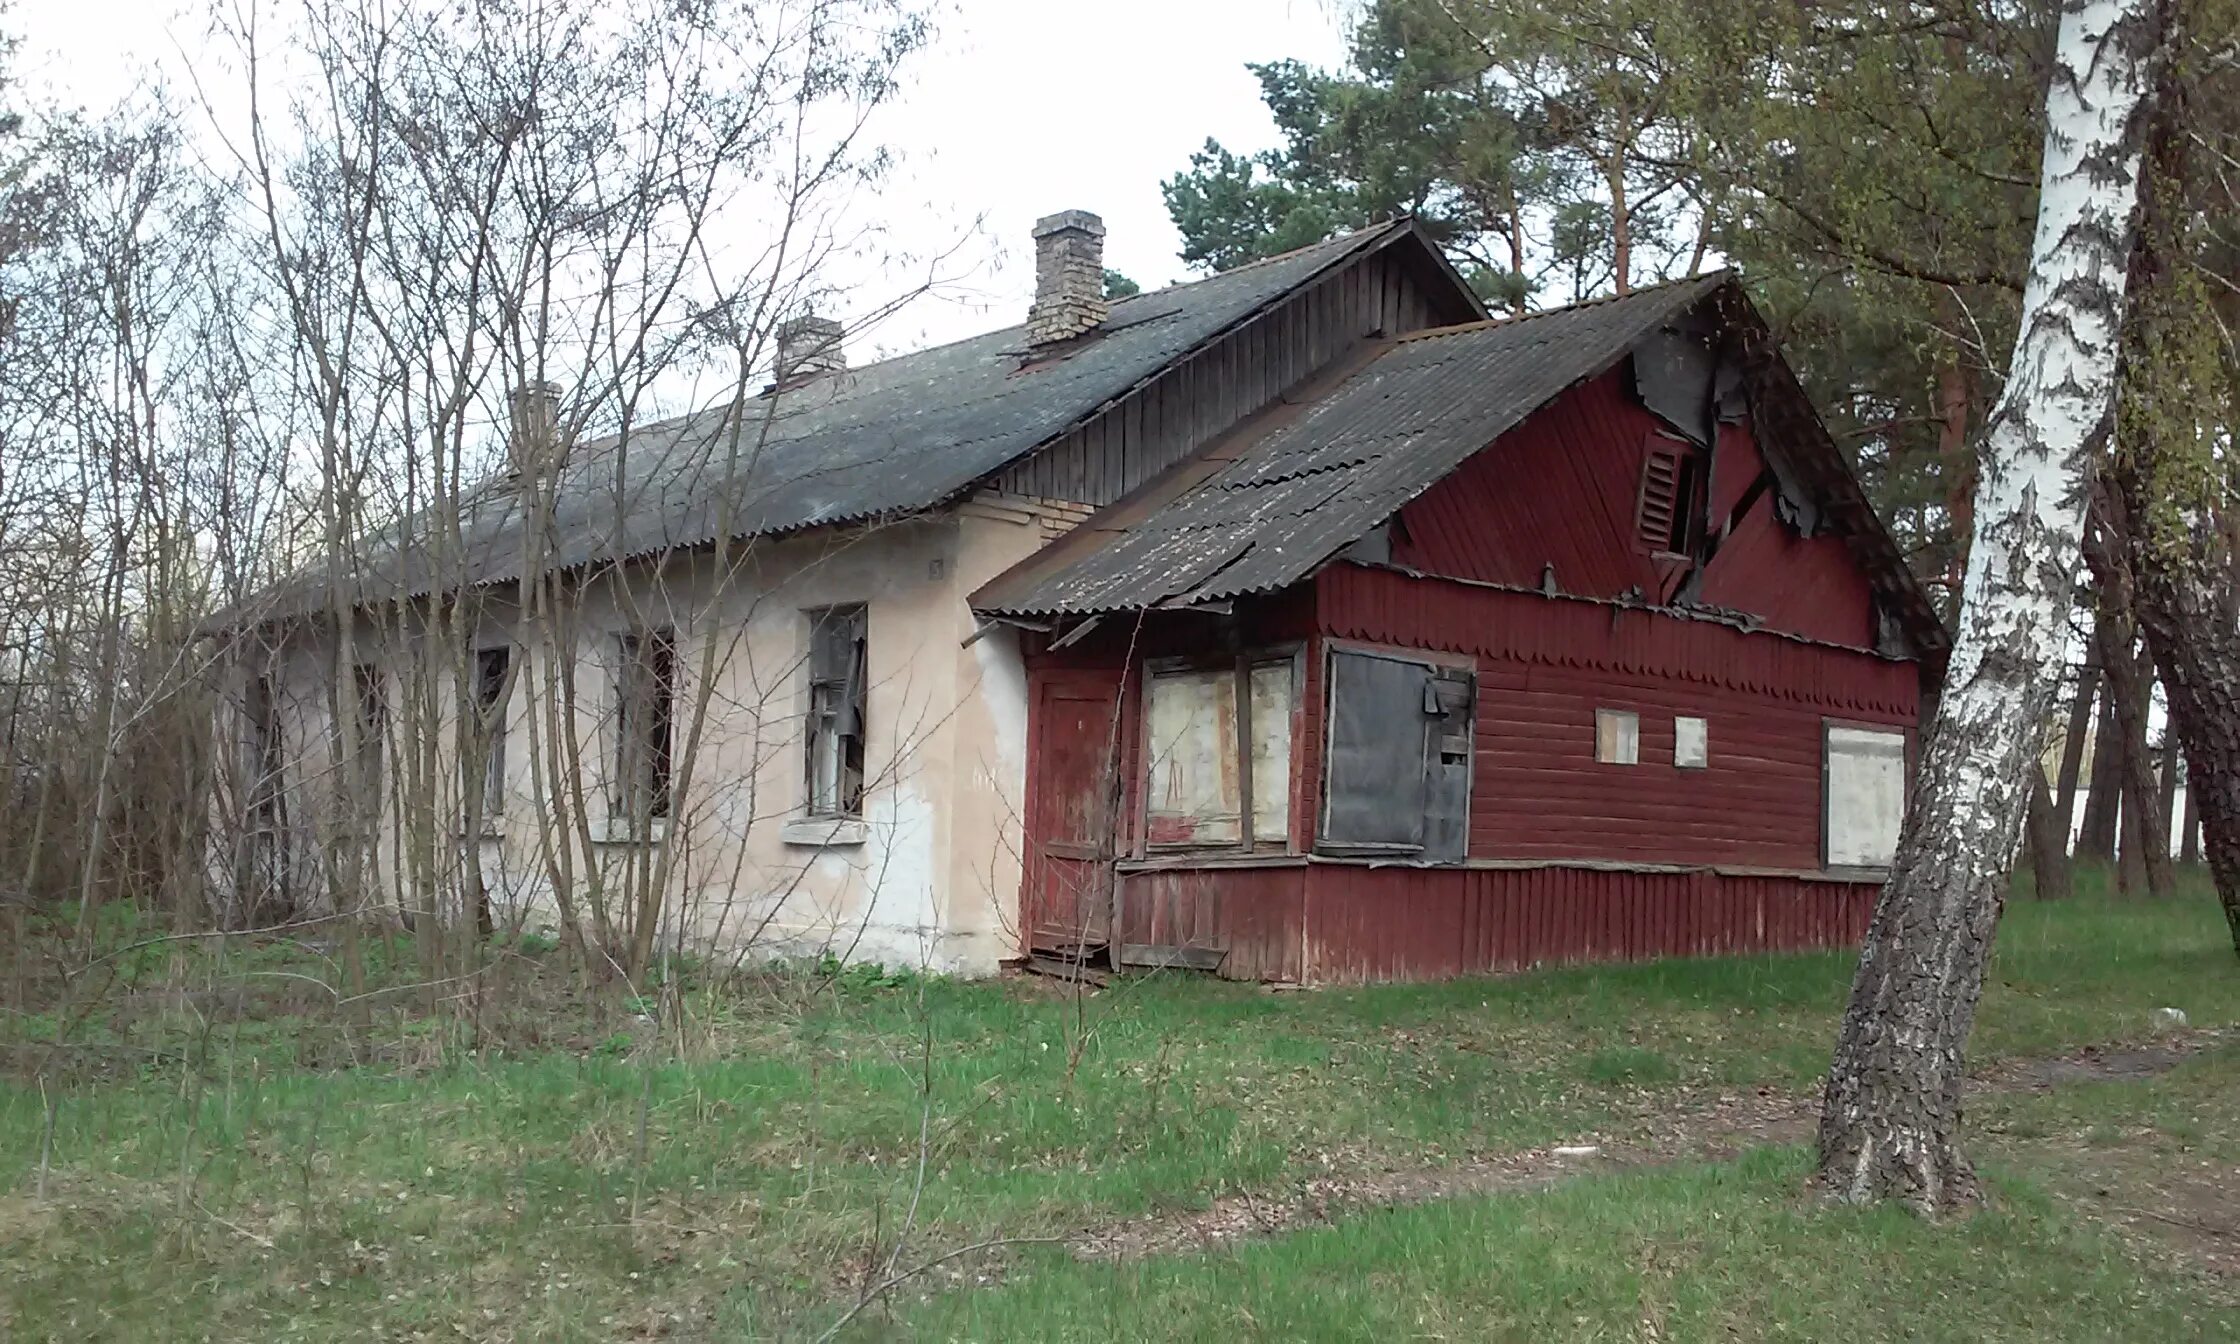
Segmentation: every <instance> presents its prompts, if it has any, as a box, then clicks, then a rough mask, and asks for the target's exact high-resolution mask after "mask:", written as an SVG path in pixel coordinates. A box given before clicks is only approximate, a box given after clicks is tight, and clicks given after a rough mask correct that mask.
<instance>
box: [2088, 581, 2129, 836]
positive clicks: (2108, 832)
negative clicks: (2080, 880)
mask: <svg viewBox="0 0 2240 1344" xmlns="http://www.w3.org/2000/svg"><path fill="white" fill-rule="evenodd" d="M2104 618H2105V614H2104V613H2103V615H2101V616H2095V617H2094V618H2093V622H2094V625H2095V627H2096V628H2097V626H2098V624H2099V622H2100V621H2101V620H2103V619H2104ZM2093 647H2094V648H2095V649H2097V648H2098V647H2099V639H2098V636H2097V630H2096V633H2095V637H2094V640H2093ZM2115 699H2116V690H2115V685H2114V680H2113V679H2112V678H2109V677H2105V676H2103V677H2102V678H2101V681H2100V711H2099V713H2097V714H2095V715H2093V717H2092V774H2091V777H2090V780H2089V782H2088V783H2087V785H2086V792H2085V796H2084V823H2083V824H2082V825H2081V826H2079V827H2078V828H2077V857H2078V858H2080V859H2097V860H2099V861H2100V862H2101V863H2114V862H2115V861H2116V811H2117V806H2118V804H2119V803H2120V802H2121V801H2122V798H2123V766H2122V762H2121V761H2120V760H2119V759H2118V757H2119V755H2120V754H2121V752H2122V748H2121V747H2120V746H2118V745H2117V744H2118V741H2119V738H2120V734H2119V733H2118V732H2117V731H2116V706H2115Z"/></svg>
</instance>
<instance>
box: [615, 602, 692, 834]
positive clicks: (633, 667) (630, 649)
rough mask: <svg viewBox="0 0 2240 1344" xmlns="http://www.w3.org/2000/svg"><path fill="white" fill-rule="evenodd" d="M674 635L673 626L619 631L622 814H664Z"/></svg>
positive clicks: (674, 668)
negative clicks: (620, 652)
mask: <svg viewBox="0 0 2240 1344" xmlns="http://www.w3.org/2000/svg"><path fill="white" fill-rule="evenodd" d="M676 650H677V637H676V632H675V631H674V630H670V629H667V628H662V629H658V630H646V631H639V632H636V633H632V634H627V635H624V636H623V637H622V657H621V669H620V671H621V677H620V683H621V684H620V686H619V687H618V690H619V692H620V695H619V700H620V704H619V706H618V708H619V710H620V715H619V717H620V721H621V722H620V732H619V737H620V739H621V749H622V758H621V760H620V761H618V762H617V770H616V775H617V778H618V779H620V781H621V784H622V787H621V790H620V793H619V796H618V797H617V798H616V799H615V802H616V811H617V812H619V813H620V814H621V815H623V816H626V817H666V816H668V815H669V795H670V764H671V760H672V753H673V751H674V746H675V723H676V703H677V693H676V685H677V652H676Z"/></svg>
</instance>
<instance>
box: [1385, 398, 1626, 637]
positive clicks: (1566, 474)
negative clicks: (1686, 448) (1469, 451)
mask: <svg viewBox="0 0 2240 1344" xmlns="http://www.w3.org/2000/svg"><path fill="white" fill-rule="evenodd" d="M1628 376H1629V375H1628V372H1627V370H1626V368H1625V367H1624V366H1623V365H1621V366H1620V367H1618V368H1616V369H1613V370H1612V371H1610V372H1609V373H1606V374H1604V375H1603V376H1602V377H1600V378H1596V379H1594V380H1593V381H1591V382H1586V383H1581V384H1580V385H1579V386H1577V387H1575V388H1573V389H1572V390H1571V391H1570V392H1568V393H1566V394H1565V395H1564V396H1563V397H1562V398H1560V399H1559V400H1557V401H1556V402H1555V404H1554V405H1551V406H1548V407H1546V408H1545V409H1543V410H1541V411H1540V412H1539V413H1538V414H1536V415H1534V416H1532V417H1531V418H1530V419H1528V420H1526V421H1525V422H1524V423H1523V424H1521V425H1519V426H1517V427H1516V428H1515V429H1512V430H1510V431H1509V432H1508V433H1507V434H1504V435H1502V436H1501V438H1500V439H1498V440H1497V441H1495V443H1494V444H1493V446H1492V447H1491V448H1488V449H1486V450H1484V451H1482V452H1480V453H1478V454H1477V455H1476V456H1475V457H1472V458H1471V459H1470V460H1469V461H1467V462H1464V463H1463V464H1462V466H1461V467H1460V468H1458V469H1457V470H1456V471H1455V472H1454V474H1452V475H1450V476H1448V477H1447V478H1446V479H1445V480H1443V481H1441V482H1439V483H1438V484H1437V485H1434V486H1432V487H1431V488H1430V489H1429V490H1427V491H1425V492H1424V493H1423V494H1421V495H1419V496H1417V497H1416V499H1415V501H1414V502H1413V503H1411V504H1409V505H1408V506H1407V507H1405V508H1403V509H1402V510H1401V511H1400V526H1399V527H1398V528H1396V529H1395V530H1394V533H1393V539H1392V559H1393V563H1395V564H1399V565H1404V566H1406V567H1407V568H1409V569H1417V570H1422V571H1423V572H1425V573H1428V574H1451V575H1453V576H1455V577H1456V578H1464V579H1478V580H1481V581H1484V582H1487V583H1507V584H1515V585H1517V586H1520V587H1531V588H1537V587H1538V586H1539V585H1540V576H1541V573H1542V571H1543V569H1544V568H1545V567H1546V566H1548V565H1550V564H1553V565H1554V566H1555V569H1556V584H1557V586H1558V587H1560V588H1561V589H1562V590H1563V591H1564V592H1567V593H1579V594H1583V595H1586V596H1590V597H1616V596H1617V595H1618V594H1620V593H1623V592H1624V591H1626V590H1627V589H1628V588H1633V587H1640V588H1642V589H1643V590H1645V591H1646V590H1649V589H1652V588H1654V586H1655V584H1656V571H1655V569H1654V568H1653V567H1652V566H1651V564H1650V561H1649V556H1648V554H1647V553H1646V552H1644V551H1642V550H1640V549H1639V548H1638V547H1636V546H1635V545H1634V535H1633V534H1634V505H1635V502H1636V499H1637V496H1638V492H1639V489H1640V484H1641V462H1642V447H1643V445H1644V444H1645V443H1646V442H1647V441H1648V436H1649V435H1650V434H1651V433H1652V432H1654V431H1655V430H1656V428H1657V426H1658V424H1659V423H1660V422H1659V421H1658V420H1657V418H1656V417H1655V416H1653V415H1651V414H1649V412H1647V411H1645V410H1643V409H1642V408H1641V407H1640V406H1639V405H1638V404H1637V403H1635V401H1634V400H1633V397H1632V394H1631V393H1630V392H1629V391H1627V388H1626V379H1627V378H1628Z"/></svg>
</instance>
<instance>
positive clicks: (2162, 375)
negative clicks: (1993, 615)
mask: <svg viewBox="0 0 2240 1344" xmlns="http://www.w3.org/2000/svg"><path fill="white" fill-rule="evenodd" d="M2185 101H2186V99H2185V87H2184V84H2183V82H2182V81H2181V80H2179V79H2178V78H2177V77H2176V76H2175V75H2173V74H2167V73H2166V74H2165V75H2164V76H2163V77H2162V78H2161V79H2159V80H2158V82H2157V97H2156V98H2155V100H2154V103H2155V112H2154V116H2153V124H2152V126H2151V127H2150V128H2149V133H2148V140H2147V146H2146V149H2147V153H2148V154H2149V155H2150V156H2151V160H2150V161H2151V164H2152V171H2151V172H2150V173H2149V174H2148V175H2147V177H2146V184H2145V188H2144V191H2143V199H2142V222H2141V227H2140V228H2139V230H2138V232H2137V235H2136V238H2135V240H2134V244H2133V246H2132V248H2131V251H2130V259H2129V267H2128V271H2127V275H2126V284H2127V285H2136V286H2137V294H2138V299H2137V303H2136V305H2135V307H2134V310H2133V311H2132V313H2131V314H2130V316H2129V318H2128V319H2127V321H2126V323H2125V328H2124V332H2123V348H2124V351H2125V365H2124V370H2123V374H2124V379H2125V382H2126V385H2130V384H2134V383H2135V384H2136V385H2137V386H2136V387H2135V388H2134V395H2132V396H2131V397H2129V398H2128V399H2127V401H2126V411H2125V414H2124V417H2123V425H2122V431H2123V432H2122V433H2121V435H2120V436H2119V439H2118V447H2119V448H2121V449H2123V451H2122V452H2121V453H2119V454H2118V455H2117V456H2116V457H2115V458H2114V460H2113V461H2112V462H2111V463H2110V464H2109V470H2108V472H2107V476H2108V484H2109V487H2110V489H2109V492H2108V494H2109V497H2108V509H2109V512H2110V513H2111V514H2112V515H2113V516H2114V517H2115V519H2116V521H2117V522H2118V524H2119V525H2121V527H2122V535H2123V536H2124V537H2125V539H2126V541H2127V544H2128V549H2129V557H2128V558H2129V560H2130V565H2131V569H2132V571H2133V577H2134V578H2135V579H2136V581H2137V584H2138V593H2137V608H2138V617H2139V624H2140V627H2141V629H2142V630H2143V631H2144V632H2145V635H2146V640H2147V647H2148V648H2149V649H2151V650H2152V651H2153V653H2154V659H2155V663H2156V664H2157V665H2158V666H2159V667H2160V668H2161V669H2162V673H2163V690H2164V693H2165V694H2166V695H2167V696H2168V697H2169V701H2170V723H2171V726H2172V728H2173V729H2175V730H2176V732H2177V735H2178V744H2179V747H2180V748H2181V750H2183V751H2184V753H2185V759H2186V794H2187V803H2188V805H2189V806H2190V807H2192V808H2193V809H2194V810H2196V811H2197V812H2198V813H2199V815H2200V818H2201V830H2202V848H2203V850H2204V852H2205V854H2206V857H2207V858H2208V861H2209V875H2210V878H2211V880H2213V881H2214V882H2215V883H2216V888H2217V900H2218V902H2219V904H2221V905H2222V906H2223V907H2224V917H2225V924H2226V926H2227V928H2228V929H2229V930H2230V932H2231V935H2232V944H2233V950H2234V952H2235V953H2236V954H2240V622H2236V620H2235V616H2236V614H2240V613H2236V608H2235V604H2236V602H2240V581H2236V575H2240V515H2236V514H2235V513H2234V512H2233V511H2232V510H2231V508H2230V507H2229V502H2228V500H2227V499H2226V498H2225V496H2224V493H2223V491H2224V489H2225V488H2226V483H2225V481H2224V479H2223V478H2222V477H2221V476H2220V475H2219V474H2218V473H2214V472H2206V471H2204V470H2202V467H2203V465H2204V464H2203V463H2202V461H2201V460H2200V456H2199V455H2200V454H2201V452H2202V447H2201V443H2200V439H2201V435H2200V432H2199V426H2198V425H2196V424H2194V423H2193V422H2192V421H2191V419H2190V417H2189V415H2188V412H2189V410H2190V408H2191V407H2192V406H2193V405H2194V404H2195V403H2196V401H2197V397H2198V395H2199V393H2200V392H2201V391H2202V389H2194V388H2189V387H2187V386H2185V385H2184V383H2183V380H2184V377H2185V375H2184V374H2183V373H2174V372H2173V370H2174V369H2176V368H2180V367H2182V366H2180V365H2177V364H2175V363H2174V362H2173V361H2172V360H2170V359H2166V358H2164V357H2163V355H2162V353H2161V352H2160V351H2159V350H2158V346H2159V345H2160V343H2161V341H2162V340H2163V339H2164V338H2165V336H2166V335H2170V334H2172V333H2173V332H2175V331H2177V330H2179V329H2182V326H2183V324H2184V319H2185V317H2186V316H2187V313H2186V310H2185V309H2184V307H2183V306H2182V305H2184V304H2186V303H2188V302H2195V303H2198V302H2199V300H2198V299H2192V300H2189V299H2188V298H2187V297H2186V296H2184V295H2183V294H2182V292H2181V289H2182V287H2181V286H2178V285H2175V284H2173V282H2172V272H2173V271H2175V270H2182V269H2184V268H2185V264H2184V262H2183V261H2182V260H2179V259H2177V258H2176V256H2175V253H2176V252H2177V249H2178V248H2179V246H2181V240H2182V238H2183V235H2184V233H2185V231H2186V230H2187V229H2189V228H2191V227H2194V225H2193V222H2192V217H2193V213H2194V212H2193V210H2192V209H2191V208H2190V207H2189V206H2188V205H2187V204H2186V203H2185V202H2184V201H2183V200H2182V199H2180V198H2181V195H2182V192H2183V190H2184V184H2185V183H2186V181H2187V171H2186V160H2187V157H2188V155H2189V153H2190V145H2191V118H2190V116H2189V113H2188V111H2187V109H2186V107H2185ZM2180 339H2182V337H2181V338H2180ZM2171 378H2176V379H2177V380H2178V383H2177V385H2171V384H2170V383H2168V382H2166V381H2165V380H2167V379H2171ZM2173 422H2175V423H2173Z"/></svg>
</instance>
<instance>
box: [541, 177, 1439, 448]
mask: <svg viewBox="0 0 2240 1344" xmlns="http://www.w3.org/2000/svg"><path fill="white" fill-rule="evenodd" d="M1413 218H1414V216H1412V215H1399V216H1396V217H1394V218H1392V219H1388V220H1384V221H1381V222H1379V223H1376V224H1371V225H1368V226H1366V227H1364V228H1359V229H1353V230H1350V231H1348V232H1346V233H1340V234H1333V235H1332V236H1330V237H1328V238H1324V239H1322V240H1321V241H1320V242H1314V243H1306V244H1303V245H1301V246H1299V247H1294V248H1291V249H1290V250H1289V251H1285V252H1276V253H1273V254H1271V255H1269V256H1265V257H1254V258H1253V259H1252V260H1251V261H1248V262H1244V263H1243V264H1241V265H1237V266H1231V267H1229V268H1228V269H1227V270H1221V271H1215V272H1213V273H1212V274H1211V275H1201V276H1198V277H1197V278H1195V279H1191V280H1177V281H1175V282H1174V283H1173V284H1171V285H1162V286H1160V287H1159V288H1157V289H1147V290H1144V291H1143V292H1142V293H1140V294H1130V295H1129V296H1128V297H1127V298H1124V299H1114V300H1113V301H1112V308H1113V310H1114V311H1117V310H1118V309H1120V308H1121V307H1122V306H1123V305H1126V304H1131V303H1134V302H1136V301H1137V300H1139V299H1151V298H1157V297H1158V296H1160V295H1162V294H1172V293H1174V292H1175V291H1176V290H1178V289H1189V288H1191V287H1192V286H1195V285H1202V284H1205V283H1207V282H1208V281H1213V280H1221V279H1226V278H1227V277H1229V276H1232V275H1239V274H1242V273H1243V272H1245V271H1250V270H1254V269H1257V268H1259V267H1262V266H1271V265H1274V264H1275V263H1276V262H1279V261H1289V260H1292V259H1293V258H1296V257H1300V256H1303V255H1305V254H1306V253H1309V252H1312V251H1314V250H1316V249H1317V248H1325V247H1332V246H1334V245H1336V244H1338V243H1345V242H1360V241H1365V240H1367V239H1368V238H1369V237H1370V236H1371V235H1373V234H1376V233H1379V232H1382V231H1387V230H1391V229H1394V228H1396V227H1401V226H1405V225H1406V224H1408V223H1409V222H1410V221H1411V220H1413ZM1026 325H1027V324H1026V323H1025V321H1023V320H1022V321H1019V322H1014V323H1012V324H1011V325H1009V326H1003V327H991V328H990V329H988V330H986V331H979V332H974V333H973V334H972V335H970V336H959V337H958V338H956V339H955V340H953V341H943V342H941V343H940V344H938V345H921V346H919V347H918V348H916V349H914V350H902V351H897V352H896V353H894V354H891V355H887V356H885V357H884V358H881V359H874V360H872V361H871V362H870V363H868V364H851V365H849V366H848V367H846V368H844V369H836V370H834V371H833V373H832V374H831V375H828V376H827V377H828V378H829V379H830V380H831V381H838V380H840V379H845V378H846V377H847V376H848V375H849V374H853V373H862V372H867V371H869V370H871V369H876V368H879V367H881V366H882V365H886V364H892V363H894V362H895V361H896V360H901V359H915V358H917V357H918V356H920V355H930V354H932V353H934V352H935V351H937V350H948V349H951V348H953V347H955V346H960V345H968V344H970V343H971V342H973V341H985V340H988V339H990V338H992V337H996V336H1001V335H1002V334H1003V333H1005V332H1007V331H1023V330H1025V329H1026ZM1092 330H1094V329H1093V328H1092ZM825 382H827V378H819V379H816V380H814V382H812V383H810V384H806V386H815V385H816V384H817V383H825ZM786 390H787V391H800V390H801V389H800V388H798V387H796V388H788V389H786ZM777 394H778V389H776V388H774V387H773V388H766V389H764V390H763V391H760V392H757V393H754V394H753V395H752V396H749V397H747V398H745V399H744V401H742V402H739V403H737V404H738V405H741V406H752V405H754V404H755V403H757V402H761V401H767V400H769V399H771V398H772V397H773V396H775V395H777ZM733 404H734V403H732V402H729V401H724V402H719V403H716V404H713V405H708V406H701V407H697V408H695V409H693V410H689V411H679V412H677V413H676V414H674V415H665V416H663V417H661V418H660V419H658V420H651V421H647V422H644V423H642V424H638V425H635V426H632V429H631V432H633V433H641V434H642V433H648V432H651V431H653V430H658V429H673V428H677V427H679V426H682V425H684V424H687V423H689V422H691V421H693V420H697V419H699V418H700V417H702V416H705V415H709V414H713V413H716V412H720V411H724V410H726V409H728V408H729V407H730V406H731V405H733ZM621 437H622V435H621V434H620V433H614V434H601V435H599V436H598V437H597V438H594V439H592V440H590V441H589V444H604V443H606V442H607V441H608V440H610V439H619V438H621ZM587 446H588V445H587ZM500 474H503V473H500Z"/></svg>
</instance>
